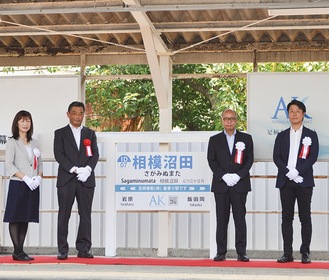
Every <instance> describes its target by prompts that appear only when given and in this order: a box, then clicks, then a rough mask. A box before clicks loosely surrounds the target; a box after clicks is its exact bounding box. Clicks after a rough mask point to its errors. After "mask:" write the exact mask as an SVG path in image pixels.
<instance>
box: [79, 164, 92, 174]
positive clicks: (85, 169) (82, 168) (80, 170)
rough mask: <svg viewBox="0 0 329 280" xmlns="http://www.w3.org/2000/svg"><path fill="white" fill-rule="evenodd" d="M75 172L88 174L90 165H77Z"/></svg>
mask: <svg viewBox="0 0 329 280" xmlns="http://www.w3.org/2000/svg"><path fill="white" fill-rule="evenodd" d="M77 173H78V174H84V175H85V176H88V177H89V176H90V174H91V167H90V166H88V165H87V166H86V167H78V169H77Z"/></svg>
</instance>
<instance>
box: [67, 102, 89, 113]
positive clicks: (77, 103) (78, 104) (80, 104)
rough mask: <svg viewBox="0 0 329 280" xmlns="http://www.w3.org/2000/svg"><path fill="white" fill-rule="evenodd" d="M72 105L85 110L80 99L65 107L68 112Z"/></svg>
mask: <svg viewBox="0 0 329 280" xmlns="http://www.w3.org/2000/svg"><path fill="white" fill-rule="evenodd" d="M72 107H82V109H83V111H85V104H83V103H82V102H80V101H73V102H72V103H71V104H70V105H69V108H68V109H67V111H68V112H70V111H71V109H72Z"/></svg>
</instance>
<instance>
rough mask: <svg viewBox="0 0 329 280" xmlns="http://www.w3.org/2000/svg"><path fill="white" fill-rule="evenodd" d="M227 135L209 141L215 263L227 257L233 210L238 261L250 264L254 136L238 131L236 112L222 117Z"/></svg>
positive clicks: (222, 134)
mask: <svg viewBox="0 0 329 280" xmlns="http://www.w3.org/2000/svg"><path fill="white" fill-rule="evenodd" d="M222 123H223V126H224V131H223V132H221V133H219V134H216V135H214V136H212V137H210V139H209V144H208V155H207V159H208V163H209V166H210V169H211V170H212V172H213V179H212V185H211V191H212V192H213V193H214V196H215V202H216V218H217V230H216V242H217V254H216V256H215V257H214V261H224V260H225V259H226V253H227V227H228V222H229V217H230V209H231V206H232V212H233V219H234V224H235V248H236V252H237V254H238V261H243V262H248V261H249V258H248V256H247V254H246V247H247V225H246V219H245V216H246V206H245V205H246V201H247V194H248V192H249V191H251V183H250V174H249V170H250V168H251V166H252V164H253V162H254V148H253V141H252V137H251V135H249V134H247V133H243V132H240V131H238V130H236V128H235V127H236V123H237V115H236V112H235V111H233V110H231V109H227V110H225V111H224V112H223V113H222Z"/></svg>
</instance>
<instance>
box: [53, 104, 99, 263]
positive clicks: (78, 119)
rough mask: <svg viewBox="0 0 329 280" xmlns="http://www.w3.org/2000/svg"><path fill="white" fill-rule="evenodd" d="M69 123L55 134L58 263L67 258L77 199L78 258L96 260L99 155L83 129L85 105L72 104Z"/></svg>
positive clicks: (88, 131) (92, 136) (90, 135)
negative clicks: (93, 225)
mask: <svg viewBox="0 0 329 280" xmlns="http://www.w3.org/2000/svg"><path fill="white" fill-rule="evenodd" d="M66 114H67V117H68V118H69V121H70V123H69V124H68V125H67V126H65V127H62V128H60V129H57V130H56V131H55V139H54V155H55V159H56V161H57V162H58V164H59V166H58V175H57V196H58V206H59V210H58V229H57V243H58V253H59V254H58V256H57V258H58V259H59V260H65V259H67V257H68V251H69V244H68V242H67V236H68V224H69V219H70V216H71V210H72V206H73V203H74V200H75V199H76V200H77V205H78V211H79V217H80V222H79V228H78V234H77V238H76V243H75V246H76V249H77V251H78V257H80V258H93V257H94V256H93V255H92V254H91V253H90V252H89V251H90V248H91V210H92V202H93V196H94V190H95V185H96V184H95V173H94V170H95V167H96V164H97V162H98V158H99V153H98V147H97V139H96V134H95V132H94V131H93V130H91V129H89V128H87V127H84V126H82V121H83V118H84V114H85V106H84V104H83V103H82V102H78V101H74V102H72V103H71V104H70V105H69V107H68V111H67V113H66Z"/></svg>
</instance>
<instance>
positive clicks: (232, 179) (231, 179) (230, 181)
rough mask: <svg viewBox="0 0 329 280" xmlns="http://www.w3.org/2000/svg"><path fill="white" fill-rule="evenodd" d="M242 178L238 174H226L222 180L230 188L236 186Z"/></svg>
mask: <svg viewBox="0 0 329 280" xmlns="http://www.w3.org/2000/svg"><path fill="white" fill-rule="evenodd" d="M240 178H241V177H240V176H239V175H238V174H236V173H226V174H225V175H224V176H223V177H222V179H223V180H224V181H225V183H226V184H227V185H228V186H229V187H233V186H234V185H236V184H237V183H238V182H239V180H240Z"/></svg>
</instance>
